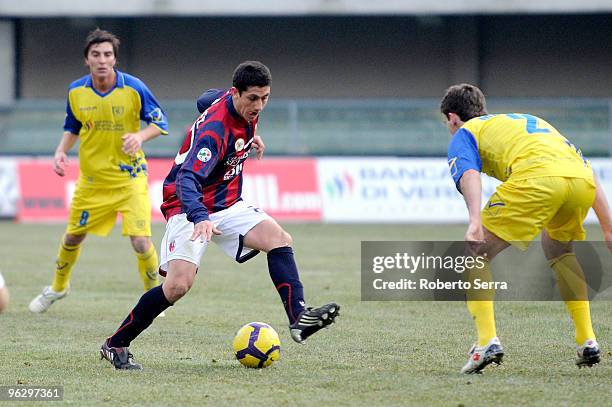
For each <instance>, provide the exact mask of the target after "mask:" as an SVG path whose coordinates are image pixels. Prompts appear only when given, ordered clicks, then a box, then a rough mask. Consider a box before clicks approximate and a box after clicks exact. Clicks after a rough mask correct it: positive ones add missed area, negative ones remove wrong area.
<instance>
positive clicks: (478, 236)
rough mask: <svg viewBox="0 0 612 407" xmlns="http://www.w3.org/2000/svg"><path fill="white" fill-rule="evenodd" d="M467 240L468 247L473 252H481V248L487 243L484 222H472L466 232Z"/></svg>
mask: <svg viewBox="0 0 612 407" xmlns="http://www.w3.org/2000/svg"><path fill="white" fill-rule="evenodd" d="M465 241H466V242H467V244H468V248H469V250H471V251H472V253H480V248H481V246H482V245H483V244H484V243H485V239H484V230H483V228H482V223H480V222H470V224H469V226H468V229H467V231H466V232H465Z"/></svg>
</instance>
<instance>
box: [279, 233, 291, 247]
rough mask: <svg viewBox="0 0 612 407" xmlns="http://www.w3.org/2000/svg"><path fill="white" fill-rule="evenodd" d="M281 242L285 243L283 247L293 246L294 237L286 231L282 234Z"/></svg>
mask: <svg viewBox="0 0 612 407" xmlns="http://www.w3.org/2000/svg"><path fill="white" fill-rule="evenodd" d="M281 241H282V243H283V246H293V237H292V236H291V235H290V234H289V233H287V232H285V231H284V230H283V231H282V234H281Z"/></svg>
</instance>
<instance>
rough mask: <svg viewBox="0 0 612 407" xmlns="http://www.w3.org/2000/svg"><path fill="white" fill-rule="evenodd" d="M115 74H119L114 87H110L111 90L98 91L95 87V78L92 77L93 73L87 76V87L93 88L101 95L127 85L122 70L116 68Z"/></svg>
mask: <svg viewBox="0 0 612 407" xmlns="http://www.w3.org/2000/svg"><path fill="white" fill-rule="evenodd" d="M115 74H117V78H116V79H115V85H114V86H113V87H112V88H110V89H109V91H108V92H106V93H101V92H98V91H97V90H96V88H94V87H93V80H92V79H91V75H89V76H88V77H87V82H85V87H86V88H91V90H93V91H94V93H95V94H96V95H98V96H100V97H104V96H106V95H109V94H110V93H111V92H112V91H114V90H115V88H123V87H124V86H125V78H124V76H123V72H120V71H118V70H116V69H115Z"/></svg>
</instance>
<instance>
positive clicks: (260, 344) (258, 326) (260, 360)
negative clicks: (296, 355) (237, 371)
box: [234, 322, 280, 368]
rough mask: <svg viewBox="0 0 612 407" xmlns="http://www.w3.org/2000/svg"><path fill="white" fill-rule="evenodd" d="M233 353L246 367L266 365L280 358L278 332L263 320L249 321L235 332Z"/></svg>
mask: <svg viewBox="0 0 612 407" xmlns="http://www.w3.org/2000/svg"><path fill="white" fill-rule="evenodd" d="M234 354H235V355H236V359H238V361H239V362H240V363H242V364H243V365H244V366H246V367H252V368H262V367H268V366H270V365H271V364H272V363H273V362H275V361H277V360H279V359H280V338H279V337H278V333H276V331H275V330H274V328H272V327H271V326H270V325H268V324H265V323H263V322H250V323H248V324H246V325H245V326H243V327H242V328H240V329H239V330H238V332H237V333H236V336H235V337H234Z"/></svg>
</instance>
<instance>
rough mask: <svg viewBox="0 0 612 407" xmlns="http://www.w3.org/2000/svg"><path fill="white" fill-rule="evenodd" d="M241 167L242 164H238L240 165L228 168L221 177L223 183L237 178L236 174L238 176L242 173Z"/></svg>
mask: <svg viewBox="0 0 612 407" xmlns="http://www.w3.org/2000/svg"><path fill="white" fill-rule="evenodd" d="M242 166H243V164H242V163H240V164H238V165H236V166H235V167H232V168H230V169H229V170H228V171H227V172H226V173H225V175H223V181H227V180H229V179H232V178H234V177H235V176H237V175H238V174H240V173H241V172H242Z"/></svg>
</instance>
